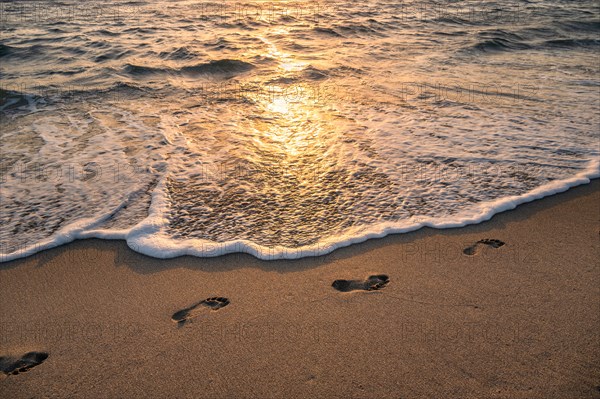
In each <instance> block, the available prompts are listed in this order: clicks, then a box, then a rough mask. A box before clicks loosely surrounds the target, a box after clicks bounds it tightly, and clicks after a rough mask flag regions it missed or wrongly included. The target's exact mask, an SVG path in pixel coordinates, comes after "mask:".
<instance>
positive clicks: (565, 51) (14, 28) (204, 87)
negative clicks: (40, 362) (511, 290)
mask: <svg viewBox="0 0 600 399" xmlns="http://www.w3.org/2000/svg"><path fill="white" fill-rule="evenodd" d="M0 7H1V9H0V11H2V12H1V14H0V26H1V39H0V59H1V61H2V62H1V66H0V79H1V89H2V92H1V93H0V94H1V97H2V98H1V99H0V101H1V102H0V104H1V105H0V109H1V111H0V112H1V114H0V115H1V120H0V127H1V129H0V132H1V133H0V135H1V140H2V160H1V168H2V180H1V181H0V184H1V193H0V196H1V201H2V208H1V210H0V224H1V225H2V226H3V227H2V229H1V231H0V245H1V248H0V253H2V256H1V257H0V258H1V259H2V260H10V259H14V258H17V257H22V256H26V255H29V254H32V253H35V252H36V251H39V250H42V249H44V248H48V247H51V246H55V245H59V244H61V243H64V242H68V241H71V240H73V239H76V238H84V237H102V238H123V239H127V242H128V244H129V246H130V247H132V248H133V249H134V250H137V251H140V252H143V253H146V254H149V255H152V256H157V257H171V256H176V255H182V254H192V255H197V256H214V255H219V254H222V253H226V252H232V251H244V252H250V253H253V254H254V255H256V256H259V257H261V258H265V259H271V258H279V257H290V258H294V257H300V256H307V255H318V254H322V253H326V252H329V251H331V250H333V249H335V248H337V247H339V246H343V245H348V244H350V243H352V242H359V241H362V240H364V239H366V238H369V237H376V236H382V235H385V234H388V233H394V232H403V231H409V230H414V229H415V228H418V227H420V226H423V225H428V226H435V227H454V226H461V225H464V224H467V223H474V222H479V221H482V220H485V219H487V218H489V217H491V215H493V214H494V213H497V212H499V211H502V210H505V209H510V208H512V207H514V206H516V205H517V204H518V203H521V202H524V201H528V200H532V199H534V198H539V197H541V196H544V195H548V194H552V193H554V192H557V191H561V190H564V189H566V188H568V187H570V186H573V185H576V184H582V183H585V182H587V181H588V179H589V178H592V177H597V176H598V150H599V149H598V140H599V129H598V126H599V122H600V117H599V112H598V111H599V101H600V99H599V95H598V93H599V90H600V79H599V75H598V68H599V62H598V61H599V58H598V49H599V47H600V40H599V39H598V34H599V33H600V22H598V17H599V11H598V8H597V6H595V2H594V1H581V2H577V3H575V4H574V3H573V2H570V1H508V2H492V1H480V0H477V1H466V2H461V3H460V4H458V3H452V2H430V1H415V2H398V1H393V2H392V1H384V2H342V1H340V2H314V1H304V2H288V1H278V2H256V1H255V2H228V3H226V4H224V3H222V2H221V3H210V2H198V1H156V2H134V1H129V2H122V1H111V2H99V3H86V4H85V5H82V4H79V3H78V2H34V3H22V2H10V3H0Z"/></svg>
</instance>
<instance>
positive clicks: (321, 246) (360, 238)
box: [0, 160, 600, 263]
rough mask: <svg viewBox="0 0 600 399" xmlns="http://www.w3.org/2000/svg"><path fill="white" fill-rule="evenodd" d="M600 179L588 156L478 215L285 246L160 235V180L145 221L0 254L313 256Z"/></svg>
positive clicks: (87, 225)
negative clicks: (65, 249) (112, 247)
mask: <svg viewBox="0 0 600 399" xmlns="http://www.w3.org/2000/svg"><path fill="white" fill-rule="evenodd" d="M598 178H600V160H594V161H590V164H589V166H588V168H587V169H586V170H584V171H582V172H580V173H578V174H576V175H575V176H573V177H571V178H569V179H564V180H557V181H553V182H551V183H549V184H546V185H543V186H540V187H538V188H536V189H534V190H532V191H529V192H528V193H526V194H523V195H519V196H511V197H505V198H501V199H498V200H496V201H492V202H487V203H481V204H479V207H480V212H479V214H478V215H477V216H476V217H471V218H465V219H456V220H454V219H441V220H437V221H436V220H434V219H433V218H430V219H425V220H423V221H421V222H419V223H414V222H412V223H411V221H410V220H409V221H407V223H406V224H404V225H398V224H397V223H379V224H374V225H371V226H368V227H365V226H361V228H360V229H354V230H350V231H348V232H347V233H346V234H344V235H340V236H336V237H331V238H328V239H326V240H323V241H319V242H318V243H317V244H315V245H310V246H304V247H298V248H286V247H281V246H277V247H266V246H261V245H258V244H256V243H253V242H251V241H247V240H235V241H228V242H221V243H219V242H212V241H207V240H201V239H187V240H173V239H172V238H169V237H165V236H161V235H160V234H157V233H158V231H159V230H160V228H161V226H164V225H165V224H166V223H167V221H166V219H165V218H164V217H163V216H162V214H161V212H160V211H159V210H160V209H162V208H161V207H163V206H164V198H162V196H163V194H162V193H164V191H163V184H164V182H161V183H160V184H158V185H157V186H156V188H155V190H154V193H153V199H152V205H151V208H150V215H149V216H148V217H147V218H146V219H144V220H143V221H142V222H140V223H139V224H137V225H136V226H134V227H133V228H131V229H127V230H94V229H93V227H94V226H97V225H99V224H100V223H102V222H103V221H105V220H106V219H108V218H110V216H111V215H112V214H113V213H114V211H113V212H109V213H107V214H105V215H103V216H101V217H99V218H97V219H82V220H79V221H78V222H76V223H72V224H70V225H68V226H65V228H63V229H61V231H60V232H59V233H57V234H55V235H54V236H53V237H51V238H49V239H47V240H44V241H41V242H39V243H36V244H34V245H31V246H28V247H26V248H23V249H22V250H19V251H16V252H12V253H8V254H5V253H0V263H3V262H9V261H12V260H16V259H20V258H25V257H28V256H31V255H34V254H36V253H39V252H41V251H44V250H47V249H51V248H55V247H58V246H61V245H64V244H68V243H70V242H73V241H75V240H78V239H89V238H98V239H107V240H125V241H126V242H127V245H128V246H129V248H131V249H132V250H133V251H135V252H139V253H141V254H143V255H147V256H150V257H153V258H159V259H169V258H175V257H179V256H185V255H188V256H196V257H216V256H221V255H227V254H231V253H247V254H251V255H253V256H255V257H256V258H258V259H261V260H277V259H300V258H305V257H314V256H322V255H327V254H329V253H331V252H333V251H335V250H336V249H338V248H343V247H347V246H350V245H352V244H358V243H361V242H364V241H366V240H369V239H372V238H382V237H385V236H387V235H390V234H400V233H408V232H412V231H415V230H419V229H420V228H422V227H431V228H435V229H450V228H459V227H464V226H467V225H473V224H479V223H482V222H485V221H487V220H490V219H491V218H492V217H493V216H494V215H496V214H498V213H502V212H505V211H508V210H512V209H515V208H516V207H517V206H519V205H521V204H525V203H528V202H532V201H535V200H539V199H542V198H545V197H549V196H552V195H554V194H559V193H562V192H565V191H567V190H569V189H570V188H573V187H577V186H580V185H584V184H589V183H590V182H591V180H593V179H598Z"/></svg>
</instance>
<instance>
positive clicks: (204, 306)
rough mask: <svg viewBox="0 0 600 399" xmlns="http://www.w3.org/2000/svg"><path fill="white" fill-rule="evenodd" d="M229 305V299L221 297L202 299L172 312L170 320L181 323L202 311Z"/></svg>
mask: <svg viewBox="0 0 600 399" xmlns="http://www.w3.org/2000/svg"><path fill="white" fill-rule="evenodd" d="M227 305H229V299H227V298H223V297H212V298H207V299H204V300H202V301H200V302H198V303H197V304H195V305H192V306H190V307H189V308H185V309H182V310H180V311H178V312H175V313H173V316H171V320H173V321H174V322H175V323H179V324H183V323H185V322H186V321H189V320H191V319H193V318H194V317H196V316H198V315H199V314H200V313H202V312H204V311H210V310H219V309H221V308H223V307H225V306H227Z"/></svg>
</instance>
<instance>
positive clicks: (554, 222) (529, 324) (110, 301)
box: [0, 179, 600, 399]
mask: <svg viewBox="0 0 600 399" xmlns="http://www.w3.org/2000/svg"><path fill="white" fill-rule="evenodd" d="M599 200H600V180H598V179H594V180H592V181H591V182H590V183H589V184H584V185H581V186H578V187H574V188H571V189H569V190H568V191H566V192H563V193H559V194H555V195H552V196H549V197H546V198H544V199H543V200H541V201H540V200H538V201H533V202H529V203H525V204H522V205H519V206H518V207H517V208H516V209H514V210H510V211H505V212H501V213H498V214H495V215H494V216H493V217H492V218H491V219H490V220H488V221H486V222H482V223H479V224H474V225H468V226H465V227H460V228H451V229H433V228H427V227H425V228H421V229H419V230H416V231H413V232H409V233H403V234H391V235H387V236H386V237H383V238H378V239H369V240H367V241H365V242H362V243H359V244H353V245H350V246H348V247H344V248H339V249H337V250H335V251H333V252H331V253H329V254H327V255H322V256H318V257H306V258H301V259H297V260H268V261H264V260H260V259H257V258H255V257H253V256H252V255H249V254H243V253H235V254H229V255H223V256H220V257H213V258H199V257H191V256H184V257H178V258H172V259H157V258H151V257H148V256H145V255H142V254H139V253H137V252H134V251H132V250H131V249H129V248H128V247H127V245H126V243H125V242H124V241H120V240H119V241H109V240H100V239H86V240H76V241H74V242H71V243H68V244H65V245H62V246H59V247H55V248H52V249H47V250H44V251H41V252H38V253H37V254H34V255H32V256H29V257H27V258H22V259H17V260H13V261H9V262H5V263H1V264H0V298H1V299H0V301H1V302H0V303H2V306H0V320H1V321H2V323H1V324H2V329H3V331H2V334H1V339H0V356H14V357H18V356H21V355H23V354H24V353H27V352H31V351H43V352H46V353H48V354H49V356H48V358H47V359H46V360H44V361H43V362H42V363H41V364H39V365H36V366H35V367H32V368H31V369H30V370H28V371H27V372H24V373H20V374H18V375H7V376H4V377H1V373H0V395H1V396H6V397H15V398H21V397H42V396H60V397H63V396H68V397H98V398H104V397H106V398H111V397H145V398H148V397H190V398H192V397H196V398H197V397H200V398H230V397H231V398H252V397H257V398H280V397H290V398H295V397H332V398H338V397H339V398H371V397H373V398H375V397H378V398H398V397H402V398H405V397H406V398H431V397H447V398H557V399H558V398H561V399H562V398H565V397H569V398H571V397H572V398H600V332H599V331H600V315H599V314H598V312H597V309H598V308H599V307H600V265H599V264H598V260H597V259H599V258H600V256H599V255H600V245H599V232H600V231H599V228H600V209H599V208H598V203H599ZM485 238H489V239H495V240H499V241H501V242H503V243H505V244H504V245H502V246H499V247H498V248H494V246H493V245H489V244H484V243H479V244H476V243H477V242H478V241H480V240H482V239H485ZM475 244H476V245H475ZM473 245H474V249H473V252H474V254H473V255H466V254H465V253H464V251H465V250H466V249H467V248H469V247H471V246H473ZM379 274H385V275H387V276H389V279H390V282H389V284H387V285H386V286H385V287H383V288H381V289H379V290H374V291H362V290H358V291H353V292H348V293H346V292H339V291H337V290H335V289H334V288H332V282H333V281H335V280H338V279H348V280H350V279H356V280H360V281H363V280H364V279H365V278H366V277H368V276H370V275H379ZM211 297H224V298H227V299H228V301H230V303H228V304H227V306H224V307H222V308H219V309H216V310H213V309H212V308H211V309H208V308H206V309H205V307H204V308H203V307H202V306H200V307H196V308H193V309H192V312H198V314H197V315H194V317H193V318H192V319H190V321H189V322H188V323H186V324H185V325H178V324H177V323H174V322H173V321H172V320H171V317H172V316H173V315H174V314H176V313H177V312H178V311H181V310H182V309H190V308H192V307H193V306H194V305H195V304H198V303H199V301H201V300H204V299H206V298H211Z"/></svg>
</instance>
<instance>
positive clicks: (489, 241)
mask: <svg viewBox="0 0 600 399" xmlns="http://www.w3.org/2000/svg"><path fill="white" fill-rule="evenodd" d="M480 245H487V246H490V247H492V248H500V247H501V246H503V245H504V242H502V241H500V240H496V239H493V238H484V239H483V240H479V241H477V242H476V243H475V244H473V245H471V246H469V247H466V248H465V249H463V253H464V254H465V255H475V254H476V253H477V250H478V248H479V246H480Z"/></svg>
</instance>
